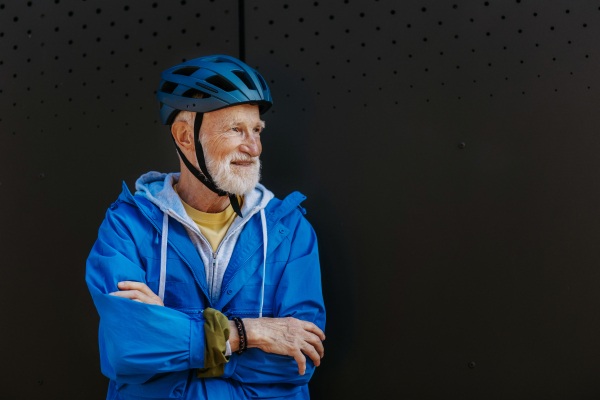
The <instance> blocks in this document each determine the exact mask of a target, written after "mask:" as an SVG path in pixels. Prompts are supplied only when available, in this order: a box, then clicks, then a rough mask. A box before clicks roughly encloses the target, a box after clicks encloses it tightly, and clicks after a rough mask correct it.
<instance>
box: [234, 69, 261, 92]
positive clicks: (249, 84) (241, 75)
mask: <svg viewBox="0 0 600 400" xmlns="http://www.w3.org/2000/svg"><path fill="white" fill-rule="evenodd" d="M231 72H233V74H234V75H235V76H237V77H238V78H240V80H241V81H242V82H244V85H246V86H247V87H248V89H250V90H256V88H255V87H254V85H253V84H252V81H251V80H250V77H249V76H248V74H246V73H245V72H244V71H231Z"/></svg>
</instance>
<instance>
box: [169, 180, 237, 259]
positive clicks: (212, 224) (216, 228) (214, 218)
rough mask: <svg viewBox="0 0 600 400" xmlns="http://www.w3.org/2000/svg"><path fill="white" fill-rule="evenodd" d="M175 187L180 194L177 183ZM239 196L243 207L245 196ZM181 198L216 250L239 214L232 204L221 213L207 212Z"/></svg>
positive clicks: (193, 219)
mask: <svg viewBox="0 0 600 400" xmlns="http://www.w3.org/2000/svg"><path fill="white" fill-rule="evenodd" d="M173 189H175V193H177V195H179V193H178V192H177V184H175V185H173ZM237 198H238V201H239V202H240V208H241V207H242V206H243V204H244V197H243V196H238V197H237ZM179 200H181V204H183V208H185V212H186V213H187V215H188V216H189V217H190V218H191V219H192V221H194V222H195V223H196V225H198V229H200V232H202V234H203V235H204V237H205V238H206V239H207V240H208V243H210V245H211V247H212V249H213V252H216V251H217V248H218V247H219V244H220V243H221V240H223V238H224V237H225V234H226V233H227V230H228V229H229V227H230V226H231V224H232V223H233V220H234V219H235V217H236V216H237V214H236V213H235V211H233V207H232V206H231V204H230V205H229V206H228V207H227V208H226V209H225V210H223V211H221V212H219V213H205V212H202V211H198V210H196V209H195V208H193V207H192V206H190V205H188V204H186V202H185V201H183V199H181V197H180V198H179Z"/></svg>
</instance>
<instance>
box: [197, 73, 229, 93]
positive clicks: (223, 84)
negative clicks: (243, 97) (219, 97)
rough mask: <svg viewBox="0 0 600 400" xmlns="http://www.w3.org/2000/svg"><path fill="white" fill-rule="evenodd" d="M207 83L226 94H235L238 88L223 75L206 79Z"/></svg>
mask: <svg viewBox="0 0 600 400" xmlns="http://www.w3.org/2000/svg"><path fill="white" fill-rule="evenodd" d="M205 81H206V82H208V83H210V84H211V85H213V86H216V87H218V88H219V89H221V90H224V91H226V92H233V91H234V90H236V87H235V86H234V85H233V84H232V83H231V82H229V81H228V80H227V79H225V78H223V77H222V76H221V75H213V76H211V77H210V78H206V79H205Z"/></svg>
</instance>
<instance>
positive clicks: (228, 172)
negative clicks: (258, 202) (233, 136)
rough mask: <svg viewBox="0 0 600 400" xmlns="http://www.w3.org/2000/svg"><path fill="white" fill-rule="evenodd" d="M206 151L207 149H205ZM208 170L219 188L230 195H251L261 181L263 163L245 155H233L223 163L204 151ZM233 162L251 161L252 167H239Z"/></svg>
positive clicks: (256, 158)
mask: <svg viewBox="0 0 600 400" xmlns="http://www.w3.org/2000/svg"><path fill="white" fill-rule="evenodd" d="M203 147H204V146H203ZM204 148H205V149H206V147H204ZM204 160H205V162H206V169H208V173H209V174H210V175H211V176H212V178H213V181H214V182H215V184H216V185H217V187H218V188H219V189H221V190H224V191H226V192H229V193H233V194H237V195H240V196H242V195H245V194H247V193H250V192H251V191H252V190H253V189H254V188H255V187H256V184H257V183H258V182H259V181H260V169H261V167H262V166H261V162H260V159H259V158H258V157H250V156H249V155H247V154H244V153H237V152H234V153H231V154H229V155H227V157H225V158H224V159H223V160H221V161H215V160H214V159H213V158H212V157H210V155H209V154H207V153H206V151H204ZM233 161H251V162H252V165H250V166H247V167H238V166H235V165H233V164H231V163H232V162H233Z"/></svg>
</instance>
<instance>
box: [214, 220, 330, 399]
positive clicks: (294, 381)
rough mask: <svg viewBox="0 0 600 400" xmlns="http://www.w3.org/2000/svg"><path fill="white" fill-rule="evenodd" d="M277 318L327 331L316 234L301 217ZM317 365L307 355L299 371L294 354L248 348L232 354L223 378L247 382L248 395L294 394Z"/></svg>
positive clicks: (280, 288)
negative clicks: (286, 354) (302, 370)
mask: <svg viewBox="0 0 600 400" xmlns="http://www.w3.org/2000/svg"><path fill="white" fill-rule="evenodd" d="M273 314H274V315H273V316H274V317H275V318H283V317H294V318H297V319H301V320H304V321H309V322H312V323H314V324H315V325H317V326H318V327H319V328H321V329H322V330H323V331H325V305H324V302H323V294H322V290H321V270H320V266H319V252H318V247H317V237H316V235H315V232H314V230H313V228H312V226H311V225H310V223H309V222H308V221H307V220H306V219H305V218H304V217H300V222H299V224H298V227H297V229H296V230H295V232H294V235H293V237H292V239H291V251H290V257H289V260H288V263H287V264H286V266H285V270H284V272H283V274H282V277H281V280H280V282H279V285H278V288H277V290H276V292H275V299H274V305H273ZM314 370H315V366H314V364H313V363H312V361H311V359H310V358H309V357H308V356H306V372H305V374H304V375H300V374H299V373H298V364H297V363H296V360H294V358H293V357H291V356H282V355H278V354H271V353H267V352H265V351H263V350H260V349H257V348H251V349H248V351H246V352H245V353H244V354H242V355H241V356H238V355H237V354H233V355H232V357H231V359H230V361H229V363H228V364H226V365H225V375H224V376H223V377H224V378H229V377H230V378H232V379H235V380H237V381H239V382H242V383H244V385H243V387H244V390H245V391H246V392H247V393H246V395H247V396H249V397H261V395H266V394H267V393H269V394H270V396H269V397H272V396H274V395H275V394H274V391H277V392H278V393H279V394H278V395H279V396H286V395H290V394H293V393H294V392H297V391H299V390H300V389H301V387H302V386H303V385H305V384H307V383H308V381H309V380H310V378H311V377H312V374H313V373H314Z"/></svg>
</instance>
